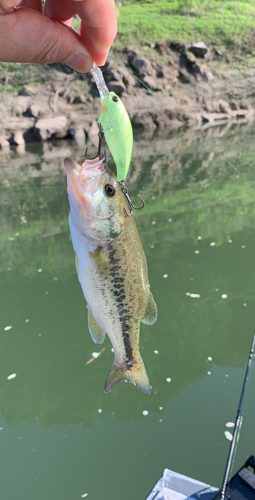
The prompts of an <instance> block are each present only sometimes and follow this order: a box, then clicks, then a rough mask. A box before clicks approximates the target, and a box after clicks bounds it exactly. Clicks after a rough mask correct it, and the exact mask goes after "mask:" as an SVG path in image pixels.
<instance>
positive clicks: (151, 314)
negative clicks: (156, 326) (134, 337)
mask: <svg viewBox="0 0 255 500" xmlns="http://www.w3.org/2000/svg"><path fill="white" fill-rule="evenodd" d="M157 315H158V309H157V305H156V302H155V300H154V298H153V296H152V293H151V292H149V297H148V301H147V305H146V309H145V313H144V317H143V319H142V323H143V324H144V325H153V323H155V321H156V319H157Z"/></svg>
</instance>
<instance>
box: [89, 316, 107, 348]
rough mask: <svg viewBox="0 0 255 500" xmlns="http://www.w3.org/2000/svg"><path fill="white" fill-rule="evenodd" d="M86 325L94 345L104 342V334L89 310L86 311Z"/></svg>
mask: <svg viewBox="0 0 255 500" xmlns="http://www.w3.org/2000/svg"><path fill="white" fill-rule="evenodd" d="M88 325H89V333H90V335H91V338H92V340H93V341H94V342H95V344H102V343H103V342H104V339H105V335H106V333H105V331H104V330H103V329H102V328H101V326H99V324H98V323H97V321H96V320H95V318H94V316H93V314H92V312H91V310H90V309H88Z"/></svg>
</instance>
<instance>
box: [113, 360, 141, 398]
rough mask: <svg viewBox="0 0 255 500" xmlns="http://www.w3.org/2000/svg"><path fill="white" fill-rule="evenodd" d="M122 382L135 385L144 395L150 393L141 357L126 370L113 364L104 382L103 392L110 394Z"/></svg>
mask: <svg viewBox="0 0 255 500" xmlns="http://www.w3.org/2000/svg"><path fill="white" fill-rule="evenodd" d="M124 380H125V381H126V382H130V383H131V384H135V385H136V386H137V387H138V389H140V391H142V392H145V393H146V394H150V393H151V386H150V381H149V378H148V375H147V373H146V370H145V367H144V364H143V360H142V358H141V357H140V360H139V361H138V362H136V363H135V365H134V366H132V367H130V368H127V367H126V366H125V365H124V366H118V365H117V364H116V363H115V362H114V363H113V365H112V367H111V370H110V372H109V375H108V377H107V379H106V381H105V386H104V392H105V393H107V392H111V391H112V390H113V389H114V388H115V387H116V385H117V384H119V383H120V382H123V381H124Z"/></svg>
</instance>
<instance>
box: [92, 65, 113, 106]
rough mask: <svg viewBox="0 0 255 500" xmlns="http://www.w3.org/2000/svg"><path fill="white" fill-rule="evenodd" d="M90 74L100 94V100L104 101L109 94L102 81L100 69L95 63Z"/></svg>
mask: <svg viewBox="0 0 255 500" xmlns="http://www.w3.org/2000/svg"><path fill="white" fill-rule="evenodd" d="M90 72H91V74H92V76H93V78H94V80H95V84H96V86H97V89H98V92H99V94H100V98H101V99H105V98H106V97H107V96H108V95H109V94H110V91H109V89H108V87H107V85H106V83H105V81H104V77H103V73H102V71H101V69H100V68H99V67H98V66H97V65H96V63H93V67H92V69H91V70H90Z"/></svg>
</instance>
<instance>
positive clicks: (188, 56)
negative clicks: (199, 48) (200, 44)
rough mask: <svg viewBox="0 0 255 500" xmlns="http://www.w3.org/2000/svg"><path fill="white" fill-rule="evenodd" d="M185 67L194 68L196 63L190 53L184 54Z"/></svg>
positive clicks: (194, 57)
mask: <svg viewBox="0 0 255 500" xmlns="http://www.w3.org/2000/svg"><path fill="white" fill-rule="evenodd" d="M183 56H184V57H185V62H186V66H194V65H195V64H196V63H197V59H196V56H195V55H194V54H193V53H192V52H188V51H186V52H184V54H183Z"/></svg>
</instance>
